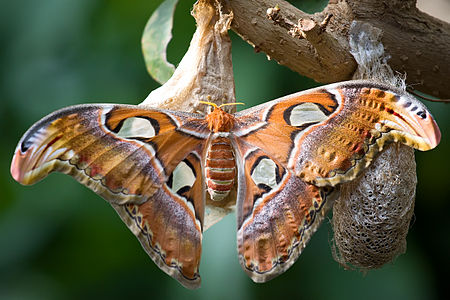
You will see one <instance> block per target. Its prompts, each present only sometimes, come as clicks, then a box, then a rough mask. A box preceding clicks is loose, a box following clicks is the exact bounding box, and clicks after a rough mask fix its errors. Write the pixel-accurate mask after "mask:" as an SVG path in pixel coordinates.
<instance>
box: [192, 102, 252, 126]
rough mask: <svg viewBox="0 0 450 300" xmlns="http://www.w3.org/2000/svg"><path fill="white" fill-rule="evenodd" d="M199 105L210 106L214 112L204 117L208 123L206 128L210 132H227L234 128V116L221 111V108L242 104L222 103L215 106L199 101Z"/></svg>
mask: <svg viewBox="0 0 450 300" xmlns="http://www.w3.org/2000/svg"><path fill="white" fill-rule="evenodd" d="M200 103H203V104H207V105H211V106H212V107H214V110H213V111H212V112H210V113H209V114H208V115H207V116H206V121H207V122H208V128H209V130H211V131H212V132H229V131H231V129H233V127H234V121H235V120H234V116H233V115H232V114H229V113H227V112H226V111H224V110H223V109H222V107H223V106H227V105H236V104H244V103H240V102H235V103H224V104H221V105H217V104H215V103H213V102H206V101H200Z"/></svg>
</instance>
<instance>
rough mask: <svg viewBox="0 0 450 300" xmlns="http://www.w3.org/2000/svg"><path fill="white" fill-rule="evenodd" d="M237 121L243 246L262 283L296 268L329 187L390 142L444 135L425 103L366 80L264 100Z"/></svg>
mask: <svg viewBox="0 0 450 300" xmlns="http://www.w3.org/2000/svg"><path fill="white" fill-rule="evenodd" d="M235 126H236V128H235V129H234V130H233V133H234V135H235V140H234V141H235V142H234V143H235V144H236V145H235V148H236V149H238V151H237V152H238V154H239V155H238V156H240V158H239V160H238V161H240V160H242V164H240V165H239V164H238V169H239V178H238V180H239V190H238V199H237V213H238V251H239V256H240V261H241V265H242V267H243V268H244V269H245V270H246V271H247V273H248V274H249V275H250V276H251V277H252V278H253V280H255V281H257V282H262V281H267V280H269V279H271V278H273V277H275V276H277V275H279V274H281V273H282V272H284V271H285V270H286V269H287V268H289V266H290V265H292V263H293V262H294V261H295V260H296V259H297V257H298V255H299V254H300V252H301V250H302V249H303V247H304V246H305V244H306V243H307V242H308V240H309V238H310V236H311V234H312V233H314V231H315V230H316V229H317V228H318V226H319V224H320V221H321V220H322V219H323V217H324V216H325V215H326V213H327V212H328V207H329V205H330V202H331V201H332V199H333V198H334V196H335V192H333V193H331V194H329V192H327V191H331V190H332V187H334V186H336V185H337V184H339V183H342V182H345V181H349V180H352V179H353V178H355V177H356V176H357V175H358V174H360V173H361V172H362V170H364V168H366V167H367V166H368V165H369V164H370V163H371V161H372V160H373V158H374V157H375V156H376V154H377V153H379V152H380V151H382V149H383V147H384V145H385V144H386V143H389V142H401V143H404V144H406V145H409V146H412V147H415V148H417V149H420V150H428V149H431V148H434V147H435V146H436V145H437V144H438V143H439V139H440V132H439V129H438V127H437V125H436V123H435V121H434V120H433V118H432V117H431V115H430V113H429V112H428V111H427V110H426V108H425V107H424V106H423V105H422V104H421V103H420V102H419V101H417V100H415V99H414V98H412V97H411V96H409V95H408V94H406V93H405V92H402V91H400V90H395V89H394V90H392V89H390V88H388V87H386V86H382V85H377V84H374V83H371V82H366V81H352V82H347V83H341V84H336V85H330V86H326V87H322V88H320V89H315V90H311V91H306V92H301V93H297V94H293V95H290V96H287V97H284V98H280V99H278V100H274V101H272V102H268V103H265V104H263V105H260V106H257V107H255V108H252V109H249V110H245V111H243V112H241V113H239V114H237V115H236V125H235ZM262 162H264V163H262ZM327 195H328V196H327ZM324 203H325V204H324Z"/></svg>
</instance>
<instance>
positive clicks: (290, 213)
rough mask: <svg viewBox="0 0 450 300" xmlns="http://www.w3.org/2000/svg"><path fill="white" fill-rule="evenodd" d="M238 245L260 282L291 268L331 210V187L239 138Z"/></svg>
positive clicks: (249, 270) (244, 262)
mask: <svg viewBox="0 0 450 300" xmlns="http://www.w3.org/2000/svg"><path fill="white" fill-rule="evenodd" d="M237 144H238V147H237V148H238V149H239V150H238V155H239V156H241V157H242V158H243V165H242V166H241V167H240V168H239V169H240V170H242V173H241V174H239V191H238V204H237V218H238V232H237V244H238V252H239V261H240V263H241V266H242V268H243V269H244V270H245V271H246V272H247V274H248V275H249V276H250V277H251V278H252V279H253V280H254V281H255V282H265V281H267V280H270V279H272V278H273V277H275V276H277V275H279V274H281V273H283V272H284V271H286V270H287V269H288V268H289V267H290V266H291V265H292V264H293V263H294V262H295V261H296V260H297V258H298V256H299V255H300V253H301V251H302V250H303V248H304V247H305V246H306V244H307V242H308V241H309V239H310V237H311V236H312V234H313V233H314V232H315V231H316V230H317V228H318V227H319V225H320V223H321V221H322V220H323V218H324V216H325V215H326V213H327V212H328V210H329V207H330V205H329V203H331V200H332V197H333V196H334V193H333V194H332V193H331V191H332V190H331V189H328V188H319V187H316V186H314V185H311V184H308V183H306V182H304V181H303V180H301V179H300V178H298V177H297V176H295V174H294V173H293V172H292V171H290V170H288V169H286V168H285V167H284V166H283V165H282V164H280V163H279V162H278V161H276V159H273V158H272V157H270V156H269V155H268V154H267V153H265V152H264V151H263V150H260V149H258V148H252V147H251V146H249V145H248V144H246V143H243V142H237Z"/></svg>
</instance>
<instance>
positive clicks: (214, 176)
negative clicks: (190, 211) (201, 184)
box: [206, 137, 236, 201]
mask: <svg viewBox="0 0 450 300" xmlns="http://www.w3.org/2000/svg"><path fill="white" fill-rule="evenodd" d="M235 177H236V161H235V159H234V152H233V148H232V147H231V144H230V141H229V140H228V139H227V138H223V137H218V138H216V139H214V140H213V141H212V142H211V144H210V147H209V149H208V153H207V155H206V185H207V187H208V192H209V194H210V195H211V199H212V200H214V201H220V200H222V199H223V198H225V197H226V196H227V195H228V194H229V193H230V191H231V189H232V188H233V185H234V178H235Z"/></svg>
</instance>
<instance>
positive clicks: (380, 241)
mask: <svg viewBox="0 0 450 300" xmlns="http://www.w3.org/2000/svg"><path fill="white" fill-rule="evenodd" d="M416 183H417V177H416V163H415V160H414V150H413V149H412V148H410V147H408V146H404V145H401V144H392V145H390V146H389V147H388V148H387V149H386V150H385V151H383V152H382V153H381V154H380V155H379V156H378V157H377V158H376V159H375V160H374V161H373V163H372V165H371V166H370V167H369V168H367V169H366V170H365V172H364V173H363V174H361V176H360V177H358V178H357V179H355V180H354V181H352V182H349V183H345V184H343V185H342V186H341V196H340V198H339V199H337V200H336V202H335V203H334V206H333V230H334V243H335V246H336V248H337V249H335V253H334V257H335V260H336V261H337V262H339V263H340V264H342V265H344V266H346V267H351V266H353V267H357V268H360V269H362V270H368V269H375V268H380V267H381V266H383V265H384V264H386V263H388V262H391V261H392V260H393V259H395V258H396V257H397V256H398V255H399V254H402V253H404V252H405V251H406V235H407V233H408V229H409V225H410V221H411V217H412V215H413V212H414V198H415V191H416Z"/></svg>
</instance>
